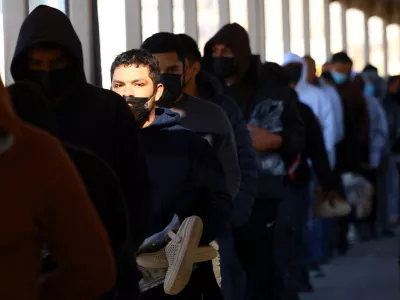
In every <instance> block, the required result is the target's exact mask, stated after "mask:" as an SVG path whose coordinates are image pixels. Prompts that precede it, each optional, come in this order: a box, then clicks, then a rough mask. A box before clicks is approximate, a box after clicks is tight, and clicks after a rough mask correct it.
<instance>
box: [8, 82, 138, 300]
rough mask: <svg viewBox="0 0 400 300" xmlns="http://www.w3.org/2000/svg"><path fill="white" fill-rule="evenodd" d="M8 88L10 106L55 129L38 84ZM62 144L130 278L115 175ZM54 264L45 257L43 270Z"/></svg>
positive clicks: (125, 217)
mask: <svg viewBox="0 0 400 300" xmlns="http://www.w3.org/2000/svg"><path fill="white" fill-rule="evenodd" d="M9 91H10V95H11V100H12V104H13V107H14V109H15V111H16V113H17V114H18V116H19V117H20V118H21V119H22V120H24V121H25V122H27V123H29V124H31V125H33V126H36V127H39V128H41V129H43V130H45V131H47V132H49V133H54V126H53V123H52V122H53V121H52V116H51V113H50V110H49V108H48V107H47V105H46V103H45V98H44V97H43V96H42V95H41V94H40V90H39V89H38V87H37V86H35V85H33V84H31V83H29V82H24V83H22V82H21V83H16V84H13V85H11V86H10V87H9ZM64 148H65V150H66V151H67V153H68V155H69V156H70V158H71V160H72V161H73V162H74V164H75V166H76V168H77V169H78V171H79V174H80V175H81V177H82V179H83V182H84V183H85V187H86V188H87V190H88V192H89V195H90V198H91V199H92V201H93V205H94V207H95V208H96V210H97V212H98V214H99V217H100V219H101V221H102V223H103V225H104V227H105V229H106V231H107V234H108V237H109V239H110V242H111V246H112V249H113V252H114V257H115V260H116V262H117V266H118V268H117V271H118V278H119V280H128V278H132V276H133V275H132V273H131V272H134V270H135V266H134V261H133V259H131V258H130V256H132V249H130V248H129V246H130V245H129V244H127V240H128V233H129V225H128V224H129V223H128V215H127V210H126V204H125V200H124V197H123V194H122V189H121V186H120V182H119V180H118V178H117V177H116V175H115V173H114V171H113V170H112V169H111V168H110V167H109V166H108V165H107V163H106V162H104V161H103V160H102V159H100V158H99V157H97V156H96V155H95V154H93V153H91V152H90V151H87V150H85V149H82V148H78V147H76V146H73V145H70V144H66V143H64ZM129 266H130V267H129ZM54 267H56V266H55V264H54V262H53V261H52V260H50V259H46V260H45V262H44V268H43V271H44V272H49V271H51V270H52V269H53V268H54ZM109 297H110V298H104V299H112V298H111V297H112V295H109Z"/></svg>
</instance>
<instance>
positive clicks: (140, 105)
mask: <svg viewBox="0 0 400 300" xmlns="http://www.w3.org/2000/svg"><path fill="white" fill-rule="evenodd" d="M152 97H153V96H151V97H150V98H146V97H129V96H126V97H124V98H125V101H126V102H127V103H128V104H130V105H132V107H133V110H134V111H135V113H137V117H138V119H137V122H138V123H139V124H140V125H142V124H143V123H144V122H146V120H147V119H148V117H149V114H150V110H149V101H150V99H151V98H152Z"/></svg>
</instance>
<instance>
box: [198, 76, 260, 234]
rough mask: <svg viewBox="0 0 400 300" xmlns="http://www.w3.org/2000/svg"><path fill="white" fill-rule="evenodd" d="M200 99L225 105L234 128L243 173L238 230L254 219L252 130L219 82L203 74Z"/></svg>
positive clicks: (235, 220) (234, 218)
mask: <svg viewBox="0 0 400 300" xmlns="http://www.w3.org/2000/svg"><path fill="white" fill-rule="evenodd" d="M196 82H197V87H198V90H199V96H200V98H203V99H207V100H210V101H212V102H214V103H215V104H218V105H219V106H221V108H222V109H223V110H224V112H225V114H226V115H227V116H228V119H229V121H230V122H231V124H232V127H233V133H234V135H235V140H236V148H237V154H238V159H239V166H240V171H241V183H240V191H239V194H238V195H237V196H236V197H235V199H234V210H233V214H232V219H231V225H232V226H233V227H238V226H240V225H243V224H244V223H246V222H247V220H248V219H249V218H250V215H251V211H252V208H253V203H254V194H255V192H256V184H257V178H258V169H257V164H256V152H255V150H254V148H253V145H252V143H251V138H250V134H249V130H248V129H247V124H246V121H245V120H244V117H243V113H242V111H241V109H240V108H239V106H238V105H237V104H236V102H235V101H234V100H233V99H232V98H231V97H229V96H228V95H226V94H225V93H224V88H223V86H222V85H221V84H220V82H219V80H218V79H217V78H215V77H213V76H212V75H210V74H208V73H206V72H204V71H202V72H200V73H199V74H198V76H197V78H196Z"/></svg>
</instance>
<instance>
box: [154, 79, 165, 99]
mask: <svg viewBox="0 0 400 300" xmlns="http://www.w3.org/2000/svg"><path fill="white" fill-rule="evenodd" d="M163 93H164V85H163V84H162V83H159V84H157V87H156V95H155V97H154V98H155V100H156V102H157V101H158V100H160V99H161V96H162V95H163Z"/></svg>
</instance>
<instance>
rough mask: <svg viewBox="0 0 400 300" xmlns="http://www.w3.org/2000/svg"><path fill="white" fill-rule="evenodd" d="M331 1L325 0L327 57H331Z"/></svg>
mask: <svg viewBox="0 0 400 300" xmlns="http://www.w3.org/2000/svg"><path fill="white" fill-rule="evenodd" d="M329 3H330V1H329V0H324V20H325V40H326V42H325V52H326V58H327V59H329V58H330V57H331V14H330V13H329Z"/></svg>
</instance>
